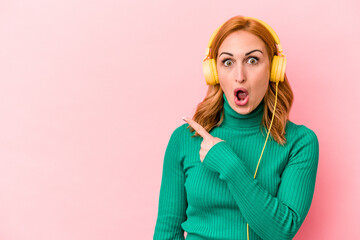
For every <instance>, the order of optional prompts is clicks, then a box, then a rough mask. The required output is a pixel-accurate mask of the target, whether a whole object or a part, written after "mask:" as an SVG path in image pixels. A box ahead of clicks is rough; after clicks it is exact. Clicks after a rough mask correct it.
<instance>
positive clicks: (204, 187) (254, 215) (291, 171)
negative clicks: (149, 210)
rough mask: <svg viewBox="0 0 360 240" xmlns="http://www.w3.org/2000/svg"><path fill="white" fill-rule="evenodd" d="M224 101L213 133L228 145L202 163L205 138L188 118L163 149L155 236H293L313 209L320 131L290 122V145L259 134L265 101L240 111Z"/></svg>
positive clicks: (156, 238)
mask: <svg viewBox="0 0 360 240" xmlns="http://www.w3.org/2000/svg"><path fill="white" fill-rule="evenodd" d="M223 98H224V121H223V123H222V124H221V125H220V126H219V127H216V128H213V129H212V130H211V131H210V134H211V135H212V136H214V137H218V138H220V139H222V140H225V142H219V143H217V144H215V145H214V146H213V147H212V148H211V149H210V150H209V151H208V153H207V154H206V157H205V159H204V160H203V162H201V160H200V155H199V151H200V148H201V147H200V145H201V142H202V140H203V139H202V137H194V138H191V136H192V135H193V134H194V133H195V132H193V133H191V132H190V130H189V129H188V128H187V127H188V126H189V124H187V123H185V124H183V125H181V126H180V127H178V128H177V129H175V130H174V132H173V133H172V135H171V137H170V140H169V143H168V146H167V148H166V151H165V157H164V162H163V172H162V180H161V187H160V196H159V206H158V217H157V221H156V225H155V232H154V236H153V239H154V240H160V239H184V231H185V232H186V233H187V236H186V239H187V240H198V239H202V240H204V239H213V240H215V239H219V240H220V239H229V240H235V239H241V240H246V239H247V230H246V223H248V224H249V238H250V240H255V239H274V240H275V239H276V240H280V239H292V238H293V237H294V236H295V234H296V232H297V231H298V230H299V228H300V226H301V224H302V223H303V221H304V220H305V217H306V215H307V213H308V211H309V208H310V204H311V201H312V197H313V193H314V188H315V179H316V172H317V166H318V159H319V143H318V139H317V136H316V135H315V133H314V132H313V131H312V130H311V129H309V128H307V127H306V126H304V125H297V124H294V123H293V122H291V121H288V122H287V125H286V129H285V131H286V133H285V137H286V140H287V142H286V144H285V145H284V146H281V145H279V144H278V143H277V142H275V141H274V139H273V138H272V137H271V135H269V139H268V141H267V144H266V147H265V150H264V153H263V156H262V159H261V162H260V165H259V168H258V171H257V174H256V178H255V179H254V174H255V170H256V166H257V163H258V161H259V157H260V154H261V151H262V148H263V145H264V143H265V139H266V134H265V131H264V134H262V133H261V131H260V124H261V119H262V116H263V112H264V101H262V102H261V103H260V104H259V105H258V107H257V108H256V109H254V110H253V111H252V112H251V113H249V114H246V115H242V114H239V113H237V112H235V111H234V110H233V109H232V108H231V106H230V105H229V103H228V100H227V99H226V97H225V94H223Z"/></svg>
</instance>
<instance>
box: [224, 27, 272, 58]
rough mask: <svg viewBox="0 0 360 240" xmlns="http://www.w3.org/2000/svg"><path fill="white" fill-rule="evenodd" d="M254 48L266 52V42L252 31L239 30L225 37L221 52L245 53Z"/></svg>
mask: <svg viewBox="0 0 360 240" xmlns="http://www.w3.org/2000/svg"><path fill="white" fill-rule="evenodd" d="M254 49H260V50H261V51H262V52H263V53H264V54H265V43H264V42H263V41H262V40H261V39H260V38H259V37H258V36H256V35H254V34H252V33H249V32H246V31H243V30H238V31H235V32H233V33H231V34H229V35H228V36H227V37H226V38H225V39H224V41H223V42H222V43H221V45H220V48H219V54H220V53H221V52H223V51H225V52H231V53H233V54H242V55H243V54H244V53H247V52H249V51H251V50H254Z"/></svg>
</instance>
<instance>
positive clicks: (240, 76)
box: [234, 64, 246, 82]
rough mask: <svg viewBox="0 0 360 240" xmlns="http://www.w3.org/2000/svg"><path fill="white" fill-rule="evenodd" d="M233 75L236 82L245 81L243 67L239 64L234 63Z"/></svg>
mask: <svg viewBox="0 0 360 240" xmlns="http://www.w3.org/2000/svg"><path fill="white" fill-rule="evenodd" d="M234 75H235V76H234V77H235V81H236V82H243V81H245V77H246V76H245V69H244V66H242V65H241V64H236V68H234Z"/></svg>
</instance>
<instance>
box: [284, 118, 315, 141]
mask: <svg viewBox="0 0 360 240" xmlns="http://www.w3.org/2000/svg"><path fill="white" fill-rule="evenodd" d="M285 134H287V135H288V136H287V137H289V138H292V139H297V138H309V139H312V140H316V141H318V138H317V135H316V133H315V132H314V131H313V130H312V129H310V128H308V127H307V126H305V125H300V124H296V123H294V122H291V121H287V124H286V127H285Z"/></svg>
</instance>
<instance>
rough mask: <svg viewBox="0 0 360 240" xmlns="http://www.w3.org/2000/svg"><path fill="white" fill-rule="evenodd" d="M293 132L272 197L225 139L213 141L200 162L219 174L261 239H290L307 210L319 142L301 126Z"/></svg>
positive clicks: (314, 174)
mask: <svg viewBox="0 0 360 240" xmlns="http://www.w3.org/2000/svg"><path fill="white" fill-rule="evenodd" d="M297 134H298V136H299V140H298V141H297V142H295V143H294V147H293V149H292V150H291V153H290V157H289V160H288V163H287V165H286V167H285V169H284V171H283V173H282V176H281V183H280V185H279V189H278V194H277V196H276V197H274V196H272V195H271V194H270V193H269V192H268V191H267V190H266V189H264V188H263V187H262V186H261V185H260V184H258V181H257V180H256V179H254V177H253V174H251V173H250V172H249V170H248V169H247V168H246V167H245V165H244V164H243V160H242V159H241V158H239V157H238V156H237V155H236V154H235V153H234V152H233V150H232V149H231V148H230V147H229V145H228V144H227V143H226V142H220V143H217V144H215V145H214V146H213V147H212V148H211V149H210V151H209V152H208V153H207V155H206V157H205V159H204V162H203V163H204V164H205V165H206V166H207V167H208V168H210V169H211V170H213V171H217V172H219V173H220V176H219V178H220V179H221V180H224V181H225V182H226V183H227V185H228V187H229V190H230V191H231V193H232V195H233V197H234V199H235V201H236V203H237V205H238V206H239V209H240V211H241V212H242V214H243V216H244V218H245V219H246V221H247V222H248V224H249V227H251V228H252V229H253V230H254V231H255V232H256V234H258V235H259V236H260V237H261V238H263V239H274V240H275V239H276V240H279V239H292V238H293V237H294V236H295V234H296V232H297V231H298V230H299V228H300V226H301V224H302V223H303V221H304V220H305V217H306V215H307V213H308V211H309V209H310V204H311V201H312V197H313V193H314V188H315V179H316V171H317V166H318V158H319V143H318V139H317V137H316V135H315V133H314V132H313V131H312V130H310V129H308V128H306V127H305V126H304V127H302V126H301V127H299V130H298V133H297ZM222 158H226V161H221V159H222Z"/></svg>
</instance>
